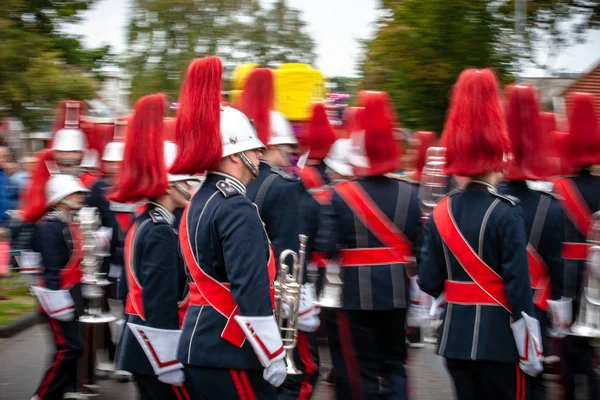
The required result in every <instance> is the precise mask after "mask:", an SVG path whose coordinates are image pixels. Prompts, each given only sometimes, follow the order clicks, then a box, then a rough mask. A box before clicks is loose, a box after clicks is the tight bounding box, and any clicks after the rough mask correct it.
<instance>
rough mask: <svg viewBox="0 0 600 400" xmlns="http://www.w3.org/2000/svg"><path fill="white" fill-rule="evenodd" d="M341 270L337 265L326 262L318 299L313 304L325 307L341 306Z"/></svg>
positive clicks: (342, 284)
mask: <svg viewBox="0 0 600 400" xmlns="http://www.w3.org/2000/svg"><path fill="white" fill-rule="evenodd" d="M341 273H342V271H341V270H340V267H339V266H337V265H330V264H328V265H327V267H325V279H324V280H323V287H322V288H321V293H320V295H319V299H318V300H317V301H315V305H316V306H318V307H325V308H342V289H343V287H344V282H343V281H342V277H341Z"/></svg>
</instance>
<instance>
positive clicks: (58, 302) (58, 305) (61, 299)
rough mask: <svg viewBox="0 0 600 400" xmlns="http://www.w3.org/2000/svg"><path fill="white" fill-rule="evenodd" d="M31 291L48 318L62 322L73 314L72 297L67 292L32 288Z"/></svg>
mask: <svg viewBox="0 0 600 400" xmlns="http://www.w3.org/2000/svg"><path fill="white" fill-rule="evenodd" d="M31 291H32V292H33V294H34V295H35V297H37V299H38V302H39V303H40V306H41V307H42V309H43V310H44V312H45V313H46V314H48V316H49V317H50V318H55V319H58V320H64V318H65V317H68V316H70V315H71V314H73V313H74V312H75V304H74V302H73V297H71V293H69V291H68V290H50V289H46V288H43V287H39V286H32V287H31Z"/></svg>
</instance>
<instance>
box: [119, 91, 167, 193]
mask: <svg viewBox="0 0 600 400" xmlns="http://www.w3.org/2000/svg"><path fill="white" fill-rule="evenodd" d="M164 114H165V96H164V95H163V94H151V95H147V96H144V97H142V98H140V99H139V100H138V101H137V102H136V103H135V107H134V113H133V118H132V119H131V120H130V121H129V125H128V131H127V139H126V140H125V151H124V154H123V164H122V167H121V170H120V173H119V184H118V190H117V192H116V193H114V194H113V195H111V196H110V199H111V200H113V201H116V202H118V203H128V202H136V201H140V200H143V199H152V198H156V197H160V196H162V195H163V194H165V193H166V191H167V187H168V179H167V171H166V167H165V157H164V141H165V139H164V126H163V117H164Z"/></svg>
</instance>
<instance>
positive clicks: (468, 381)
mask: <svg viewBox="0 0 600 400" xmlns="http://www.w3.org/2000/svg"><path fill="white" fill-rule="evenodd" d="M442 136H443V140H444V143H445V147H446V164H445V169H446V173H447V175H458V176H469V177H471V181H470V182H469V183H468V184H467V185H466V187H465V188H464V189H462V190H460V191H454V192H451V193H450V194H449V195H448V196H446V197H444V198H443V199H442V200H441V201H440V202H438V204H437V206H436V207H435V209H434V212H433V218H430V219H429V221H428V224H427V228H426V234H425V244H424V246H423V250H422V254H421V263H420V264H419V285H420V287H421V289H422V290H423V291H424V292H426V293H428V294H430V295H431V296H434V297H438V296H439V295H441V294H442V292H445V295H446V301H447V302H448V304H447V306H446V309H445V311H444V314H443V322H442V326H443V328H442V332H441V337H440V340H439V347H438V354H440V355H441V356H443V357H445V358H446V366H447V369H448V371H449V373H450V375H451V377H452V379H453V381H454V386H455V389H456V393H457V397H458V399H459V400H464V399H525V398H527V396H528V381H527V379H526V377H525V376H524V374H523V372H525V373H527V374H530V375H532V376H535V375H537V374H538V373H539V372H540V371H541V369H542V366H541V361H540V357H541V355H540V353H541V343H540V331H539V324H538V323H537V321H536V320H535V319H534V318H533V317H532V315H533V312H534V310H533V302H532V292H531V287H530V286H531V285H530V281H529V276H528V269H527V251H526V245H527V241H526V239H525V233H524V229H523V217H522V212H521V210H520V208H519V207H518V203H517V201H518V200H516V199H514V198H511V197H506V196H503V195H500V194H499V193H498V192H497V190H496V188H495V186H496V184H497V183H499V182H500V180H501V179H502V175H503V172H502V171H503V170H504V168H505V160H506V158H507V155H508V152H509V149H510V142H509V139H508V137H507V135H506V128H505V121H504V115H503V113H502V109H501V106H500V100H499V97H498V86H497V81H496V76H495V75H494V73H493V72H492V71H491V70H489V69H482V70H477V69H467V70H465V71H463V72H462V73H461V75H460V76H459V78H458V81H457V83H456V84H455V86H454V90H453V95H452V100H451V104H450V108H449V112H448V117H447V121H446V126H445V127H444V132H443V135H442ZM519 367H520V368H521V369H519Z"/></svg>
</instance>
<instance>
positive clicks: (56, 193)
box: [46, 174, 89, 207]
mask: <svg viewBox="0 0 600 400" xmlns="http://www.w3.org/2000/svg"><path fill="white" fill-rule="evenodd" d="M73 193H89V190H87V189H86V188H85V186H83V184H82V183H81V181H80V180H79V179H78V178H76V177H74V176H73V175H63V174H60V175H52V176H51V177H50V179H49V180H48V183H46V199H47V200H46V206H47V207H51V206H54V205H56V204H58V203H60V202H61V200H63V199H64V198H65V197H67V196H69V195H71V194H73Z"/></svg>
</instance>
